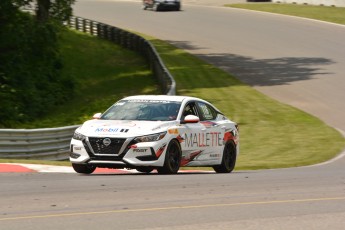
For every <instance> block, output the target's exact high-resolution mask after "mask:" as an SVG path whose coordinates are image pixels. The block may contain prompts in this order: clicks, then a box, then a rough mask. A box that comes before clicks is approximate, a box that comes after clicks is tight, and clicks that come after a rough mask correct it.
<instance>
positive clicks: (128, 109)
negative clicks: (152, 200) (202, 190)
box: [70, 95, 239, 174]
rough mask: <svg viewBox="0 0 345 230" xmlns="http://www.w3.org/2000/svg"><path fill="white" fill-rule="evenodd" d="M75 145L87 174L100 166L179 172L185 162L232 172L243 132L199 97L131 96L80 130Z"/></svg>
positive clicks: (78, 165)
mask: <svg viewBox="0 0 345 230" xmlns="http://www.w3.org/2000/svg"><path fill="white" fill-rule="evenodd" d="M70 149H71V153H70V161H71V163H72V166H73V168H74V170H75V171H76V172H78V173H84V174H90V173H92V172H93V171H94V170H95V169H96V168H97V167H100V168H129V169H136V170H137V171H139V172H144V173H150V172H151V171H153V170H157V171H158V173H161V174H173V173H177V172H178V170H179V168H180V167H182V166H188V167H193V166H197V167H201V166H207V167H213V169H214V170H215V171H216V172H217V173H229V172H231V171H233V169H234V167H235V163H236V158H237V155H238V154H239V132H238V126H237V124H236V123H235V122H233V121H231V120H229V119H228V118H227V117H226V116H225V115H224V114H223V113H222V112H220V111H219V110H218V109H217V108H216V107H214V106H213V105H212V104H210V103H209V102H207V101H205V100H202V99H199V98H195V97H187V96H165V95H153V96H150V95H144V96H130V97H126V98H123V99H122V100H120V101H118V102H116V103H115V104H114V105H112V106H111V107H110V108H109V109H108V110H106V111H105V112H104V113H103V114H101V113H97V114H95V115H94V117H93V119H92V120H89V121H86V122H85V123H84V124H83V125H82V126H80V127H79V128H78V129H76V131H75V133H74V135H73V138H72V140H71V146H70Z"/></svg>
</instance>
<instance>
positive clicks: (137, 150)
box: [133, 149, 147, 153]
mask: <svg viewBox="0 0 345 230" xmlns="http://www.w3.org/2000/svg"><path fill="white" fill-rule="evenodd" d="M133 152H136V153H146V152H147V149H133Z"/></svg>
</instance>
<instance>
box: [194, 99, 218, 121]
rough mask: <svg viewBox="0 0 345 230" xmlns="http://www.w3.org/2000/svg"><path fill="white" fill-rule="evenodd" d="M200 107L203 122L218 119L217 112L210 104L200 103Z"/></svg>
mask: <svg viewBox="0 0 345 230" xmlns="http://www.w3.org/2000/svg"><path fill="white" fill-rule="evenodd" d="M198 107H199V109H200V113H201V116H202V117H201V118H200V119H202V120H215V119H216V117H217V112H216V111H215V110H214V109H213V108H212V107H211V106H210V105H208V104H205V103H203V102H198Z"/></svg>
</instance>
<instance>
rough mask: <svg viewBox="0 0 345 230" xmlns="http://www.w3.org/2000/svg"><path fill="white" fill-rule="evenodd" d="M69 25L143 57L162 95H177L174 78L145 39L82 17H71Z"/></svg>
mask: <svg viewBox="0 0 345 230" xmlns="http://www.w3.org/2000/svg"><path fill="white" fill-rule="evenodd" d="M67 25H68V26H69V27H70V28H73V29H76V30H78V31H82V32H84V33H88V34H91V35H95V36H98V37H100V38H102V39H106V40H108V41H111V42H114V43H115V44H118V45H120V46H122V47H124V48H126V49H129V50H133V51H135V52H137V53H139V54H141V55H143V56H144V57H145V59H146V60H147V62H148V64H149V65H150V68H151V70H152V73H153V74H154V76H155V77H156V79H157V80H158V82H159V84H160V87H161V89H162V93H164V94H167V95H175V94H176V83H175V80H174V78H173V76H172V75H171V74H170V73H169V71H168V69H167V68H166V67H165V65H164V63H163V61H162V60H161V58H160V56H159V54H158V53H157V51H156V49H155V48H154V46H153V45H152V44H151V43H150V42H149V41H147V40H146V39H144V38H143V37H141V36H139V35H137V34H133V33H131V32H128V31H126V30H123V29H120V28H117V27H114V26H110V25H107V24H104V23H100V22H96V21H92V20H89V19H85V18H80V17H71V18H70V20H69V21H68V23H67Z"/></svg>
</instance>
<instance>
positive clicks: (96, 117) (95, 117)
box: [92, 113, 102, 119]
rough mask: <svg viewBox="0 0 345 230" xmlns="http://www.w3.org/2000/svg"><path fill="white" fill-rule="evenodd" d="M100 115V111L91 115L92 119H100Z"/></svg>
mask: <svg viewBox="0 0 345 230" xmlns="http://www.w3.org/2000/svg"><path fill="white" fill-rule="evenodd" d="M101 116H102V113H96V114H95V115H93V117H92V118H93V119H100V118H101Z"/></svg>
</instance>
